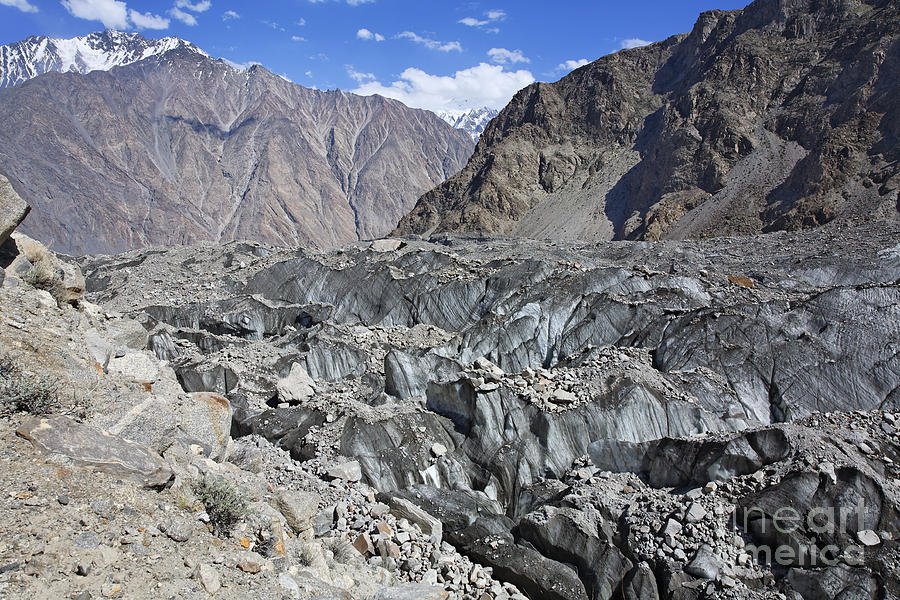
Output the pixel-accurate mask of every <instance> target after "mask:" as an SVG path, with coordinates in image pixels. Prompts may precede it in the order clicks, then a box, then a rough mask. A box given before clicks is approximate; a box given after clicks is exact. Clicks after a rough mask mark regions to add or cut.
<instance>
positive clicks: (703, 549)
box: [684, 544, 722, 579]
mask: <svg viewBox="0 0 900 600" xmlns="http://www.w3.org/2000/svg"><path fill="white" fill-rule="evenodd" d="M721 570H722V560H721V559H720V558H719V557H718V556H716V554H715V552H713V550H712V548H710V547H709V546H707V545H706V544H704V545H702V546H700V549H699V550H697V553H696V554H695V555H694V558H693V559H692V560H691V562H689V563H688V564H687V566H686V567H685V568H684V572H685V573H687V574H689V575H693V576H694V577H700V578H701V579H715V578H716V577H718V576H719V572H720V571H721Z"/></svg>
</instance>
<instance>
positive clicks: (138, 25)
mask: <svg viewBox="0 0 900 600" xmlns="http://www.w3.org/2000/svg"><path fill="white" fill-rule="evenodd" d="M748 1H749V0H677V1H673V0H643V1H642V0H632V1H630V2H629V1H625V2H622V1H612V0H561V1H556V2H537V1H523V0H516V1H512V0H496V1H485V2H481V1H478V2H464V1H463V2H459V1H449V0H448V1H443V0H440V1H439V0H255V1H252V2H247V1H236V0H164V1H163V0H127V1H122V0H62V1H60V0H0V43H3V44H5V43H9V42H14V41H18V40H20V39H22V38H24V37H27V36H29V35H50V36H54V37H72V36H76V35H83V34H85V33H89V32H91V31H98V30H102V29H103V28H104V27H111V28H116V29H127V30H132V31H138V32H140V33H142V34H143V35H145V36H147V37H162V36H166V35H175V36H179V37H182V38H185V39H187V40H190V41H192V42H194V43H195V44H197V45H198V46H200V47H201V48H203V49H204V50H206V51H207V52H209V53H210V54H212V55H213V56H217V57H222V58H225V59H228V60H230V61H232V62H235V63H238V64H249V63H252V62H259V63H262V64H263V65H264V66H265V67H267V68H268V69H270V70H272V71H274V72H276V73H278V74H281V75H284V76H286V77H288V78H289V79H291V80H292V81H295V82H297V83H300V84H303V85H306V86H310V87H317V88H320V89H331V88H342V89H345V90H355V91H358V92H360V93H382V94H385V95H389V96H392V97H396V98H398V99H400V100H403V101H405V102H406V103H407V104H411V105H416V106H418V107H421V108H429V109H432V110H461V109H463V108H466V107H479V106H483V105H489V106H493V107H497V108H499V107H502V106H503V105H504V104H505V103H506V102H507V101H508V100H509V98H510V97H511V96H512V94H513V93H515V91H516V90H518V89H520V88H521V87H523V86H524V85H527V84H528V83H530V82H531V81H534V80H538V81H555V80H557V79H559V78H560V77H561V76H563V75H565V73H566V72H568V70H570V69H571V68H572V67H573V66H574V65H576V64H578V63H579V62H583V61H586V60H594V59H596V58H598V57H600V56H603V55H605V54H609V53H611V52H615V51H617V50H620V49H622V48H624V47H628V46H631V45H636V44H642V43H645V42H651V41H657V40H661V39H664V38H666V37H668V36H670V35H673V34H676V33H680V32H685V31H689V30H690V28H691V26H692V25H693V23H694V21H695V20H696V18H697V15H698V14H699V13H700V12H702V11H704V10H710V9H713V8H721V9H734V8H741V7H742V6H744V5H745V4H746V3H747V2H748Z"/></svg>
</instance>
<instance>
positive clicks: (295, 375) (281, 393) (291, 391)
mask: <svg viewBox="0 0 900 600" xmlns="http://www.w3.org/2000/svg"><path fill="white" fill-rule="evenodd" d="M315 386H316V382H315V381H313V378H312V377H310V376H309V373H307V372H306V369H304V368H303V365H301V364H299V363H294V364H293V365H291V372H290V373H289V374H288V376H287V377H285V378H283V379H281V380H279V381H278V384H277V385H276V386H275V389H276V390H277V391H278V399H279V400H280V401H281V402H288V403H290V404H299V403H301V402H303V401H304V400H307V399H309V398H312V396H313V394H314V393H315V392H316V387H315Z"/></svg>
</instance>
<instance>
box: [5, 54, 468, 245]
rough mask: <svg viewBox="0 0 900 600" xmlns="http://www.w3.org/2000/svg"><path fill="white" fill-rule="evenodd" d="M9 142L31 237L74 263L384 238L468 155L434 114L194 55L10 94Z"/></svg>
mask: <svg viewBox="0 0 900 600" xmlns="http://www.w3.org/2000/svg"><path fill="white" fill-rule="evenodd" d="M0 142H2V143H0V164H2V172H3V174H5V175H6V176H7V177H8V178H9V179H10V180H11V181H12V183H13V186H14V187H15V188H16V190H17V191H18V192H19V193H20V194H21V195H22V196H23V197H24V198H25V199H26V200H27V201H28V202H29V203H30V204H31V205H32V208H33V210H34V216H33V217H32V218H31V219H29V220H28V221H26V222H25V224H24V225H23V231H24V232H25V233H27V234H29V235H31V236H33V237H35V238H37V239H40V240H42V241H44V242H46V243H47V244H48V245H51V246H52V247H53V248H54V249H55V250H58V251H61V252H66V253H70V254H83V253H94V252H102V253H114V252H120V251H123V250H129V249H133V248H138V247H146V246H152V245H168V244H184V243H195V242H201V241H217V242H226V241H230V240H234V239H253V240H259V241H263V242H268V243H273V244H281V245H286V246H296V245H302V246H311V247H318V248H329V247H334V246H338V245H341V244H344V243H348V242H351V241H355V240H358V239H371V238H375V237H380V236H383V235H385V234H386V233H388V232H389V231H390V230H391V229H393V228H394V227H395V226H396V224H397V221H399V219H400V218H401V217H402V216H403V215H404V214H406V213H407V212H408V211H409V210H410V208H412V206H413V204H415V201H416V199H417V198H418V197H419V196H420V195H421V194H422V193H423V192H425V191H427V190H428V189H430V188H432V187H433V186H435V185H437V184H438V183H440V182H441V181H443V180H445V179H446V178H447V177H449V176H450V175H452V174H453V173H455V172H457V171H458V170H459V169H460V168H461V167H462V165H463V164H464V163H465V160H466V159H467V158H468V157H469V155H470V154H471V151H472V140H471V139H470V138H469V137H468V135H466V134H465V133H463V132H462V131H459V130H455V129H452V128H451V127H450V126H449V125H447V124H446V123H444V122H443V121H442V120H441V119H439V118H438V117H437V116H435V115H434V114H433V113H430V112H427V111H422V110H414V109H411V108H408V107H406V106H404V105H403V104H401V103H399V102H396V101H393V100H388V99H385V98H382V97H378V96H373V97H367V98H363V97H360V96H355V95H352V94H345V93H343V92H340V91H330V92H323V91H318V90H312V89H308V88H304V87H302V86H299V85H295V84H293V83H291V82H289V81H287V80H285V79H283V78H281V77H279V76H277V75H274V74H273V73H270V72H269V71H266V70H265V69H264V68H262V67H259V66H254V67H251V68H250V69H248V70H240V69H237V68H234V67H232V66H229V65H228V64H226V63H225V62H223V61H220V60H214V59H211V58H209V57H208V56H206V55H205V54H203V53H201V52H199V51H197V50H196V49H195V48H194V47H192V46H188V45H184V46H179V47H177V48H175V49H173V50H170V51H167V52H163V53H161V54H159V55H155V56H150V57H149V58H146V59H144V60H141V61H138V62H135V63H133V64H129V65H127V66H122V67H118V68H114V69H112V70H110V71H94V72H92V73H89V74H86V75H81V74H77V73H47V74H45V75H41V76H39V77H37V78H35V79H32V80H30V81H27V82H25V83H23V84H21V85H19V86H16V87H12V88H7V89H3V90H0Z"/></svg>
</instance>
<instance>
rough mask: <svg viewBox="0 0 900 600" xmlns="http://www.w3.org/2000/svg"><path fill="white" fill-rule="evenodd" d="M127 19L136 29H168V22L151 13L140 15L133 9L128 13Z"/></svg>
mask: <svg viewBox="0 0 900 600" xmlns="http://www.w3.org/2000/svg"><path fill="white" fill-rule="evenodd" d="M128 17H129V18H130V19H131V22H132V23H133V24H134V26H135V27H136V28H138V29H168V27H169V20H168V19H166V18H165V17H161V16H159V15H154V14H152V13H140V12H138V11H136V10H134V9H131V10H129V11H128Z"/></svg>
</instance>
